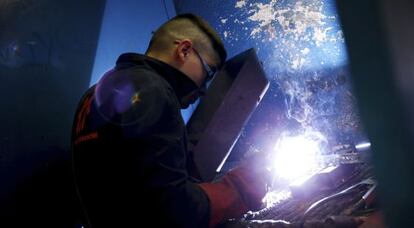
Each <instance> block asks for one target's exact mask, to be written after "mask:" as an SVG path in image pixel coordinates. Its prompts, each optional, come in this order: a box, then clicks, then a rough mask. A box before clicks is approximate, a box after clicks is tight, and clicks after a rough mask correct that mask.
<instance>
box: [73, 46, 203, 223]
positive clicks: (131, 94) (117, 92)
mask: <svg viewBox="0 0 414 228" xmlns="http://www.w3.org/2000/svg"><path fill="white" fill-rule="evenodd" d="M196 89H197V86H196V85H195V83H193V82H192V81H191V80H190V79H189V78H188V77H187V76H186V75H184V74H183V73H182V72H180V71H178V70H176V69H175V68H173V67H171V66H169V65H168V64H166V63H163V62H161V61H158V60H156V59H153V58H150V57H147V56H143V55H139V54H133V53H127V54H123V55H121V56H120V57H119V59H118V60H117V63H116V67H115V68H114V69H113V70H111V71H109V72H108V73H106V74H105V75H104V76H103V77H102V79H101V80H100V81H99V82H98V83H97V84H96V85H95V86H93V87H92V88H90V89H89V90H88V91H87V92H86V93H85V95H84V96H83V98H82V100H81V102H80V104H79V106H78V109H77V112H76V115H75V121H74V125H73V131H72V153H73V169H74V175H75V181H76V185H77V189H78V194H79V196H80V199H81V201H82V204H83V207H84V210H85V212H86V214H87V222H88V223H89V226H91V227H93V228H99V227H142V226H143V224H144V223H147V222H148V223H149V224H151V227H204V226H207V225H208V220H209V201H208V197H207V195H206V194H205V193H204V192H203V190H202V189H201V188H200V187H199V185H197V184H195V183H193V182H192V181H190V177H189V174H188V171H187V164H188V154H187V142H186V130H185V125H184V122H183V120H182V118H181V115H180V101H181V100H182V99H183V98H184V97H185V96H186V95H188V94H189V93H191V92H192V91H194V90H196ZM144 220H145V221H146V222H144ZM86 225H87V224H86Z"/></svg>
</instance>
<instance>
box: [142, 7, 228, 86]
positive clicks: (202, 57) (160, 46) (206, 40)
mask: <svg viewBox="0 0 414 228" xmlns="http://www.w3.org/2000/svg"><path fill="white" fill-rule="evenodd" d="M146 54H147V55H148V56H151V57H154V58H157V59H159V60H162V61H164V62H166V63H168V64H170V65H171V66H173V67H175V68H177V69H178V70H180V71H182V72H183V73H184V74H186V75H187V76H188V77H189V78H190V79H191V80H192V81H194V82H195V83H196V84H197V85H198V86H199V87H201V86H203V84H204V83H205V81H206V79H208V78H209V75H210V76H211V74H212V73H213V71H215V70H216V69H218V68H219V67H221V66H222V65H223V63H224V61H225V60H226V57H227V53H226V51H225V49H224V45H223V42H222V41H221V39H220V37H219V35H218V34H217V32H216V31H215V30H214V29H213V28H212V27H211V26H210V25H209V24H208V23H207V22H206V21H204V20H203V19H202V18H200V17H198V16H195V15H193V14H182V15H178V16H176V17H174V18H172V19H171V20H169V21H167V22H166V23H164V24H163V25H162V26H161V27H160V28H158V30H157V31H155V33H154V35H153V37H152V39H151V41H150V44H149V47H148V50H147V52H146Z"/></svg>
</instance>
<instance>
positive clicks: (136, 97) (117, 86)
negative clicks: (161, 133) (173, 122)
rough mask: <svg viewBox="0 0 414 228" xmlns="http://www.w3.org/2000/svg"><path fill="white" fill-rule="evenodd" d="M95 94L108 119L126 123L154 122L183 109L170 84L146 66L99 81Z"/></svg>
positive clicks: (101, 109) (119, 72)
mask: <svg viewBox="0 0 414 228" xmlns="http://www.w3.org/2000/svg"><path fill="white" fill-rule="evenodd" d="M95 96H96V103H97V107H98V110H100V111H101V114H103V115H104V117H105V119H107V120H108V121H111V122H113V123H117V124H123V125H129V124H134V123H140V125H142V126H144V125H155V124H157V123H158V122H159V121H162V120H163V119H165V118H167V117H168V116H170V115H172V116H174V115H175V114H176V113H177V110H178V112H179V109H180V107H179V106H178V105H177V101H176V97H175V95H174V94H173V93H172V89H171V88H170V86H169V85H168V83H167V82H165V80H164V79H163V78H162V77H160V76H159V75H157V74H156V73H155V72H152V71H150V70H147V69H145V68H138V67H132V68H128V69H125V70H116V71H113V72H112V73H111V74H109V75H106V76H105V77H103V78H102V79H101V80H100V81H99V83H98V84H97V86H96V88H95Z"/></svg>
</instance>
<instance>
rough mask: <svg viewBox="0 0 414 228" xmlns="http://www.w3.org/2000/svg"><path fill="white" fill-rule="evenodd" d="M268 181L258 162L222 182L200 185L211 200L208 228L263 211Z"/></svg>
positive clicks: (251, 161) (232, 174)
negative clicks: (259, 210)
mask: <svg viewBox="0 0 414 228" xmlns="http://www.w3.org/2000/svg"><path fill="white" fill-rule="evenodd" d="M268 178H269V174H268V171H267V170H266V169H265V166H264V165H262V164H260V162H258V161H257V159H250V160H249V161H245V162H243V164H241V165H240V166H239V167H237V168H235V169H233V170H231V171H230V172H228V173H227V174H226V175H224V176H223V178H222V179H220V180H219V181H217V182H214V183H202V184H200V187H201V188H202V189H203V190H204V192H205V193H206V194H207V196H208V198H209V200H210V223H209V226H210V227H214V226H216V225H218V224H219V223H220V222H222V221H224V220H226V219H230V218H235V217H239V216H241V215H243V214H244V213H246V212H247V211H248V210H258V209H260V207H261V205H262V199H263V197H264V195H265V194H266V183H267V180H268Z"/></svg>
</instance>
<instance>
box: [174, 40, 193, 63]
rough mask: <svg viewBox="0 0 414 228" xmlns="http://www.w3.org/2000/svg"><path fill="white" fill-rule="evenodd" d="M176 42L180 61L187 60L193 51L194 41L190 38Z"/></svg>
mask: <svg viewBox="0 0 414 228" xmlns="http://www.w3.org/2000/svg"><path fill="white" fill-rule="evenodd" d="M175 42H176V43H177V48H176V55H177V57H178V59H179V60H180V62H185V61H186V60H187V56H188V54H189V53H190V52H191V51H192V47H193V42H192V41H191V40H190V39H183V40H179V41H175Z"/></svg>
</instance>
